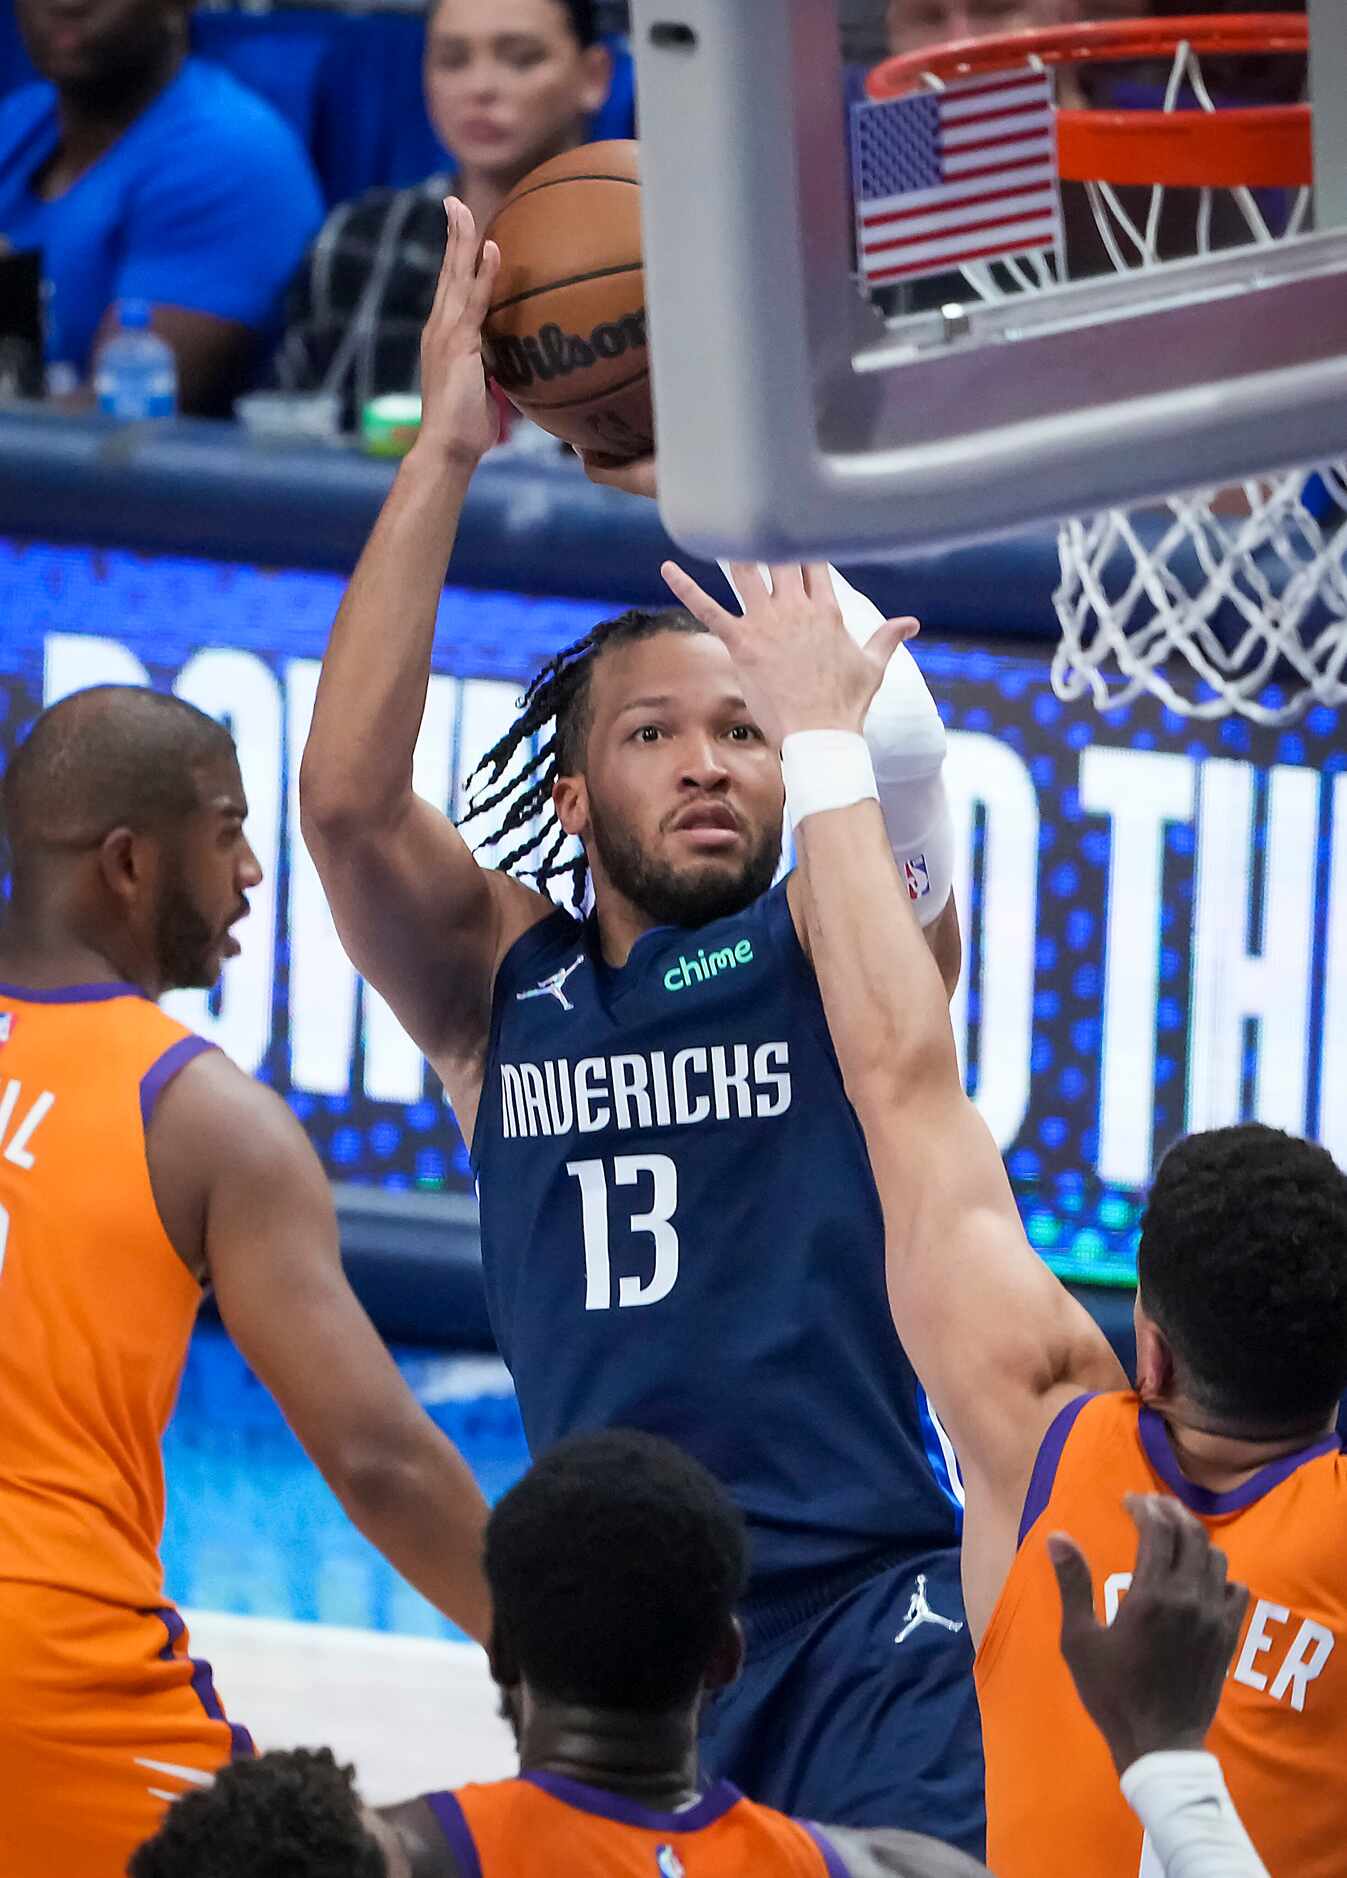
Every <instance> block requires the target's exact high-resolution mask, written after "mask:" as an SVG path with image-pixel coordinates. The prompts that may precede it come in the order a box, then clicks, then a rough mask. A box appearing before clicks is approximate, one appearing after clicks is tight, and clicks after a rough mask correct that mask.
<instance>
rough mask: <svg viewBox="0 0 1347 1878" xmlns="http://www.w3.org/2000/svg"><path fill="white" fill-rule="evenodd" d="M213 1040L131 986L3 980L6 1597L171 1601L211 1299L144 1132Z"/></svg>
mask: <svg viewBox="0 0 1347 1878" xmlns="http://www.w3.org/2000/svg"><path fill="white" fill-rule="evenodd" d="M209 1047H210V1046H209V1045H207V1044H206V1043H205V1042H204V1041H203V1040H202V1039H201V1038H199V1037H196V1036H193V1035H192V1033H191V1032H190V1031H188V1030H187V1029H185V1028H184V1026H183V1025H181V1024H179V1023H176V1022H174V1020H173V1019H172V1018H170V1017H168V1016H166V1015H165V1014H164V1012H162V1011H161V1010H160V1009H159V1008H158V1006H157V1005H155V1004H153V1003H151V1002H150V1000H149V999H147V998H145V997H143V996H142V995H141V994H140V993H139V992H138V991H137V990H136V989H135V988H134V987H132V986H128V985H84V986H73V987H70V988H68V989H65V990H61V991H28V990H18V989H16V988H13V987H9V986H5V985H0V1583H4V1582H9V1583H10V1584H12V1585H22V1584H31V1585H40V1586H44V1587H48V1588H51V1589H56V1590H61V1589H65V1590H71V1591H78V1592H82V1593H84V1594H85V1595H87V1596H89V1597H92V1598H97V1599H101V1600H103V1601H105V1602H108V1603H111V1604H118V1605H125V1606H130V1607H132V1608H134V1609H137V1610H144V1609H147V1608H149V1607H152V1606H156V1605H160V1604H162V1603H163V1602H164V1597H163V1572H162V1568H161V1566H160V1563H159V1541H160V1535H161V1531H162V1528H163V1521H164V1470H163V1461H162V1458H161V1454H160V1441H161V1439H162V1436H163V1432H164V1428H165V1425H166V1424H167V1422H168V1418H169V1415H170V1414H171V1412H172V1408H173V1402H174V1398H175V1395H176V1392H177V1387H178V1381H179V1378H180V1376H181V1372H182V1367H183V1363H184V1360H185V1358H186V1353H187V1345H188V1341H189V1339H190V1337H191V1332H192V1325H193V1323H194V1321H195V1318H196V1313H197V1306H198V1304H199V1303H200V1295H201V1294H200V1290H199V1287H198V1286H197V1284H196V1281H195V1280H194V1279H193V1277H192V1276H191V1274H190V1273H189V1272H188V1270H187V1268H186V1266H185V1265H184V1264H183V1262H182V1260H181V1259H180V1258H179V1257H178V1255H177V1254H176V1252H175V1251H174V1249H173V1247H172V1245H171V1244H170V1242H169V1239H168V1236H167V1234H166V1233H165V1231H164V1228H163V1226H162V1224H161V1223H160V1219H159V1214H158V1211H157V1209H156V1206H155V1201H154V1195H153V1193H152V1192H151V1188H150V1174H149V1166H148V1163H147V1161H146V1155H145V1131H146V1125H147V1123H148V1120H149V1117H150V1114H151V1112H152V1110H153V1107H154V1103H155V1100H156V1099H157V1097H158V1095H159V1094H160V1092H161V1091H162V1090H163V1088H164V1087H165V1085H166V1084H167V1083H168V1082H169V1081H170V1080H171V1078H172V1077H173V1076H174V1075H175V1074H176V1073H177V1071H178V1070H179V1069H181V1068H182V1067H183V1065H184V1064H185V1063H187V1062H189V1061H190V1060H191V1058H192V1057H193V1056H194V1055H195V1054H196V1053H197V1052H199V1051H200V1050H203V1049H207V1048H209Z"/></svg>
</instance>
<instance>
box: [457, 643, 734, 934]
mask: <svg viewBox="0 0 1347 1878" xmlns="http://www.w3.org/2000/svg"><path fill="white" fill-rule="evenodd" d="M705 631H706V628H705V627H704V626H703V625H702V624H701V622H700V621H699V620H695V619H694V618H693V617H692V615H691V614H690V613H685V612H684V611H683V610H682V609H681V608H680V607H661V608H659V609H658V610H656V611H646V610H643V609H642V608H640V607H633V608H632V609H631V610H630V611H629V612H626V613H619V614H618V616H617V617H616V619H605V620H600V621H599V623H598V625H597V626H594V627H592V628H591V630H590V631H589V632H587V633H586V634H585V636H584V638H583V639H577V640H576V642H575V644H574V645H570V646H567V647H566V648H565V649H564V651H561V652H558V653H557V655H556V657H555V658H551V659H549V660H548V661H547V663H546V665H544V666H543V668H542V670H541V671H540V672H539V673H538V676H537V677H536V678H535V679H534V680H533V683H532V684H531V685H530V686H529V688H528V690H527V691H526V692H525V693H524V695H523V697H522V698H521V699H520V700H519V715H518V716H517V717H516V718H515V720H514V722H513V724H511V726H510V728H509V729H508V730H507V731H506V733H505V735H504V736H503V737H502V738H501V739H500V741H499V742H498V743H495V744H493V745H492V747H491V748H490V749H489V750H488V751H487V753H486V755H485V756H484V757H483V758H482V760H481V762H480V763H478V765H477V767H476V769H474V770H473V772H472V774H471V775H470V776H469V777H468V781H467V790H468V803H467V809H466V811H465V813H464V815H463V816H462V818H461V821H460V824H459V825H460V827H466V826H467V824H468V823H469V822H471V821H474V820H475V819H476V818H477V817H478V816H479V815H485V814H486V813H487V812H488V810H490V809H495V808H499V807H500V805H501V804H502V803H504V802H508V803H509V808H508V809H507V811H506V813H505V816H504V819H503V820H502V822H501V825H500V828H499V830H498V831H497V833H496V834H494V835H491V836H490V837H488V839H487V840H486V841H484V842H483V843H482V846H483V847H486V848H489V847H497V846H499V845H501V844H503V843H504V842H506V841H507V840H508V839H509V837H510V836H511V835H516V834H518V833H519V831H520V830H521V829H527V827H528V824H529V823H530V822H531V821H532V820H533V819H534V817H535V816H537V815H538V814H539V812H540V811H542V810H544V809H545V808H546V805H547V804H549V803H550V801H551V797H552V785H553V783H554V782H555V781H556V779H557V777H558V776H565V775H570V774H572V773H574V772H575V771H577V770H579V769H581V768H583V766H584V756H585V740H586V738H587V736H588V734H589V723H590V692H589V681H590V679H591V677H592V676H593V672H594V667H595V665H596V664H597V663H598V660H599V659H600V658H601V656H602V655H603V653H605V652H606V651H607V650H608V649H609V648H610V647H611V646H616V645H629V644H631V643H632V642H633V641H635V640H638V639H650V638H653V637H654V635H655V634H656V633H703V632H705ZM548 724H551V725H552V726H553V729H552V734H551V736H550V737H548V738H547V739H546V740H545V741H544V742H543V743H540V744H539V745H538V748H537V749H536V750H534V751H532V752H531V753H530V755H529V756H528V758H527V760H526V761H525V763H524V764H523V767H522V768H521V769H520V770H519V772H518V773H517V774H516V775H514V776H510V777H508V778H507V776H506V772H507V771H508V770H509V768H510V766H511V764H512V763H513V761H514V759H515V756H516V754H517V753H518V751H519V750H520V749H521V747H523V746H524V745H526V744H528V743H529V742H530V741H531V740H532V739H533V738H535V737H537V736H538V735H539V733H540V732H541V731H543V730H544V729H545V728H546V726H547V725H548ZM565 845H566V830H565V829H564V828H563V827H562V826H561V824H560V823H559V822H558V821H557V820H556V818H555V816H551V815H544V819H543V820H542V822H541V824H540V825H539V826H538V828H537V829H535V830H534V831H533V832H532V833H528V834H526V835H525V837H524V839H523V840H522V841H520V842H519V843H518V844H517V845H516V846H515V847H513V848H511V849H510V851H509V852H508V853H507V854H504V855H502V856H501V857H500V859H498V860H497V861H496V862H495V865H496V866H497V867H499V868H501V869H502V870H503V871H505V872H509V871H510V870H511V869H514V868H518V870H519V872H520V873H521V874H527V875H528V876H529V877H530V878H531V879H532V880H533V881H534V882H535V884H536V885H537V886H539V887H546V885H547V883H548V881H549V880H551V879H553V878H554V877H555V876H556V875H558V874H562V873H567V872H569V874H570V876H571V904H572V905H573V906H574V907H575V909H576V911H577V912H579V910H580V908H581V907H582V906H583V904H584V898H585V885H586V879H587V876H588V872H589V864H588V862H587V861H586V859H585V856H584V855H583V854H581V855H579V856H578V857H577V858H576V859H575V860H574V861H563V860H562V859H561V858H560V857H561V852H562V850H563V848H564V847H565ZM530 859H532V861H533V865H532V866H527V867H525V866H521V865H520V863H522V862H525V861H528V860H530Z"/></svg>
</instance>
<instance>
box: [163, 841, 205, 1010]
mask: <svg viewBox="0 0 1347 1878" xmlns="http://www.w3.org/2000/svg"><path fill="white" fill-rule="evenodd" d="M218 940H219V935H218V934H217V933H216V932H215V931H214V930H213V928H212V927H211V925H210V922H209V921H208V920H206V919H204V918H203V917H202V915H201V912H200V910H199V909H198V907H197V905H196V903H195V901H194V900H193V899H192V896H191V893H190V891H189V890H188V886H187V880H186V876H185V874H184V871H183V867H182V862H181V860H180V858H179V857H178V856H177V855H176V854H173V853H171V852H166V853H165V855H164V862H163V870H162V874H161V878H160V889H159V905H158V907H157V908H156V909H155V916H154V955H155V962H156V964H157V965H158V968H159V980H160V983H161V984H163V985H166V986H168V987H169V988H170V989H172V990H175V991H177V990H184V989H188V988H191V989H196V990H202V991H208V990H209V989H210V987H211V986H212V985H213V984H214V983H215V980H216V978H217V976H218V975H219V974H218V971H217V970H213V969H212V963H213V962H212V959H211V952H212V950H213V949H214V947H215V946H216V944H217V943H218Z"/></svg>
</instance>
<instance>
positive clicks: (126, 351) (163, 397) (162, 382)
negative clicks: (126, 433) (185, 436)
mask: <svg viewBox="0 0 1347 1878" xmlns="http://www.w3.org/2000/svg"><path fill="white" fill-rule="evenodd" d="M94 390H95V392H96V393H97V395H98V408H99V410H100V411H105V412H106V413H107V415H108V416H109V417H115V418H118V419H120V420H121V422H122V423H124V424H133V423H139V422H140V421H141V420H142V419H144V418H148V417H172V416H173V414H174V412H175V411H176V410H177V408H178V367H177V364H176V362H175V360H174V357H173V348H172V347H171V346H168V345H165V344H164V341H163V340H162V339H161V338H160V337H159V336H158V334H157V333H152V332H151V331H150V308H149V302H148V301H146V300H123V301H121V302H120V303H119V305H118V308H117V330H116V332H114V333H113V334H112V337H111V338H110V339H105V340H104V341H103V344H102V345H101V346H100V347H99V348H98V357H97V360H96V361H95V365H94Z"/></svg>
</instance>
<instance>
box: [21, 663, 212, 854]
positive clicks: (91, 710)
mask: <svg viewBox="0 0 1347 1878" xmlns="http://www.w3.org/2000/svg"><path fill="white" fill-rule="evenodd" d="M233 756H234V743H233V739H232V738H231V737H230V735H229V732H228V731H227V730H225V728H224V727H223V725H221V724H217V723H216V721H215V719H214V718H213V717H207V716H206V714H205V712H204V711H198V710H197V708H196V706H195V705H192V704H184V703H183V701H182V699H181V698H173V697H169V696H167V695H166V694H165V693H164V692H162V691H147V690H146V689H145V688H144V687H143V686H140V685H94V686H91V687H90V689H89V690H88V691H76V692H74V693H73V694H72V695H71V696H70V697H68V698H62V699H61V701H60V703H59V704H53V705H52V706H51V707H50V709H49V710H46V711H44V712H43V713H42V715H41V717H39V718H38V720H37V722H36V723H35V724H34V725H33V727H32V729H31V730H30V731H29V733H28V735H27V736H26V737H25V738H24V740H23V742H22V743H21V744H20V745H19V748H18V749H17V750H16V751H15V753H14V755H13V757H12V758H11V760H10V764H9V768H8V770H7V771H6V772H5V781H4V817H5V831H6V834H7V836H8V839H9V848H10V856H11V862H12V865H13V868H14V871H15V873H16V874H17V873H21V872H22V871H23V869H24V867H25V866H26V865H29V864H31V863H32V862H33V861H34V860H36V859H38V858H39V856H40V855H41V854H42V853H43V852H44V851H45V850H53V849H64V850H69V849H71V848H79V847H94V846H96V845H97V843H98V842H99V841H100V840H101V839H102V838H103V837H104V836H105V835H106V834H108V833H110V832H111V830H112V829H114V828H117V827H126V828H129V829H131V830H132V831H133V832H134V833H136V834H159V833H163V832H164V831H165V830H166V829H168V828H171V827H173V826H175V825H180V824H181V823H182V821H183V820H184V819H185V818H186V817H187V816H188V815H190V813H191V812H192V810H193V809H194V808H196V807H197V806H198V802H199V796H198V771H199V770H200V769H201V768H203V767H204V766H207V765H211V764H219V763H221V762H225V761H232V760H233Z"/></svg>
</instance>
